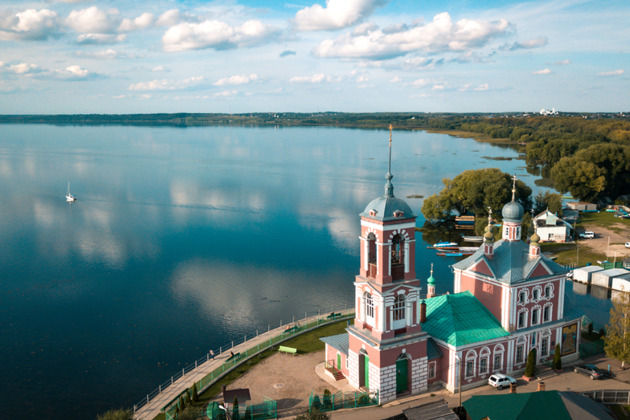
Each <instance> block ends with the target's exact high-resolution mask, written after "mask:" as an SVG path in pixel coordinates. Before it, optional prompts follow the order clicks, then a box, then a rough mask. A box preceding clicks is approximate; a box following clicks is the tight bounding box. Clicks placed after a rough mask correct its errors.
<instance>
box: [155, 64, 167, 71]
mask: <svg viewBox="0 0 630 420" xmlns="http://www.w3.org/2000/svg"><path fill="white" fill-rule="evenodd" d="M151 71H154V72H167V71H168V70H167V69H165V68H164V66H163V65H159V66H155V67H153V68H152V69H151Z"/></svg>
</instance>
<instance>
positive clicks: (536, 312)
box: [532, 308, 540, 325]
mask: <svg viewBox="0 0 630 420" xmlns="http://www.w3.org/2000/svg"><path fill="white" fill-rule="evenodd" d="M539 317H540V309H538V308H536V309H534V310H533V311H532V325H537V324H538V323H539V322H540V321H539Z"/></svg>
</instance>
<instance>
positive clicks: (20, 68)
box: [0, 63, 42, 75]
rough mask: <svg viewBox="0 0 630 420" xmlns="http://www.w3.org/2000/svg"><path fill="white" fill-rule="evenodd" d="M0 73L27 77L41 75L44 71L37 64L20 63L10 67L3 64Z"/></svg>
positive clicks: (0, 66)
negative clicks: (34, 74)
mask: <svg viewBox="0 0 630 420" xmlns="http://www.w3.org/2000/svg"><path fill="white" fill-rule="evenodd" d="M0 71H3V72H6V73H14V74H19V75H25V74H33V73H39V72H41V71H42V69H41V68H40V67H39V66H37V65H36V64H28V63H18V64H12V65H10V66H5V65H4V63H2V64H1V65H0Z"/></svg>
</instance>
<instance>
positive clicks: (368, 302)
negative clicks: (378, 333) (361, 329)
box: [363, 292, 374, 325]
mask: <svg viewBox="0 0 630 420" xmlns="http://www.w3.org/2000/svg"><path fill="white" fill-rule="evenodd" d="M363 298H364V299H365V317H366V319H365V320H366V322H367V323H368V324H370V325H373V324H374V301H373V300H372V295H371V294H369V293H368V292H365V294H364V295H363Z"/></svg>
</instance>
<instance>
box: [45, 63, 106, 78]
mask: <svg viewBox="0 0 630 420" xmlns="http://www.w3.org/2000/svg"><path fill="white" fill-rule="evenodd" d="M47 76H50V77H53V78H55V79H60V80H87V79H90V78H93V77H97V76H98V75H97V74H95V73H91V72H90V71H88V70H87V69H84V68H81V67H80V66H78V65H76V64H74V65H71V66H68V67H66V68H65V69H63V70H55V71H54V72H51V73H50V74H49V75H47Z"/></svg>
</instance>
